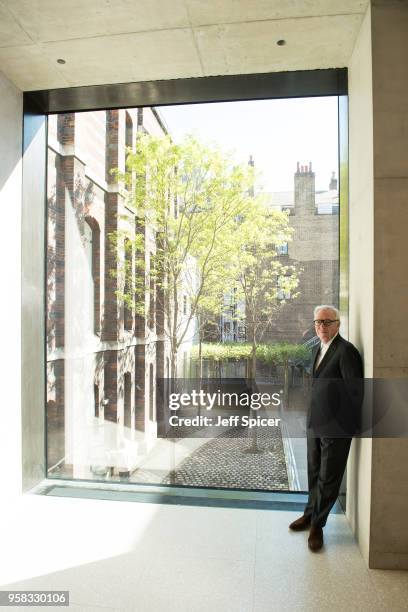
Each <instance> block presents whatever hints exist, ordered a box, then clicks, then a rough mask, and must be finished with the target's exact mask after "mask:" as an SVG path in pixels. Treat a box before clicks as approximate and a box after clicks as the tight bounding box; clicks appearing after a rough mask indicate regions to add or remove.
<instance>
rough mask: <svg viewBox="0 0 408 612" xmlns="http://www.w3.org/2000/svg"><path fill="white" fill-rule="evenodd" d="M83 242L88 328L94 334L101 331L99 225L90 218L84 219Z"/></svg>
mask: <svg viewBox="0 0 408 612" xmlns="http://www.w3.org/2000/svg"><path fill="white" fill-rule="evenodd" d="M84 233H85V240H86V245H87V256H88V262H89V268H90V275H91V279H92V286H91V297H90V299H91V311H90V319H91V325H90V328H91V329H92V330H93V333H94V334H100V331H101V299H100V295H101V232H100V229H99V225H98V223H97V221H96V220H95V219H93V218H92V217H86V218H85V227H84Z"/></svg>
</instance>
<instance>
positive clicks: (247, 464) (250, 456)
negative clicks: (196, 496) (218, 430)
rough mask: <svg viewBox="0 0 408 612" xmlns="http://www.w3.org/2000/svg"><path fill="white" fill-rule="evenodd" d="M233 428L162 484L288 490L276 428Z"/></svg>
mask: <svg viewBox="0 0 408 612" xmlns="http://www.w3.org/2000/svg"><path fill="white" fill-rule="evenodd" d="M251 432H253V433H254V434H255V435H254V436H251V437H248V433H247V430H245V429H243V428H242V427H234V428H232V429H230V430H228V431H227V432H224V433H222V434H221V435H220V436H218V437H217V438H215V439H211V440H209V441H208V442H205V443H204V444H203V445H202V446H200V447H199V448H198V449H197V450H195V451H193V452H192V453H191V455H190V456H188V457H186V458H185V459H184V460H183V461H182V462H181V463H180V465H179V466H178V467H177V468H176V469H175V470H172V471H171V472H169V474H168V475H167V476H166V477H165V478H164V479H163V481H162V483H163V484H175V485H190V486H207V487H228V488H230V489H260V490H268V491H271V490H288V488H289V482H288V475H287V470H286V463H285V454H284V450H283V443H282V436H281V432H280V429H279V428H278V427H273V428H271V427H269V428H261V427H260V428H253V429H252V430H251Z"/></svg>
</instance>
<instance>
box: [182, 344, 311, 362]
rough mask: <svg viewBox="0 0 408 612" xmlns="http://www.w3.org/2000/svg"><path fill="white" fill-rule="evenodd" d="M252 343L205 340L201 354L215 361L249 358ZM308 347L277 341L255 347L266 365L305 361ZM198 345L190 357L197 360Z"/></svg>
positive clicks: (259, 357)
mask: <svg viewBox="0 0 408 612" xmlns="http://www.w3.org/2000/svg"><path fill="white" fill-rule="evenodd" d="M251 353H252V345H251V344H250V343H248V342H242V343H234V342H225V343H217V342H205V343H203V344H202V348H201V356H202V358H203V359H207V360H210V361H215V362H226V361H240V360H243V359H249V358H250V357H251ZM310 354H311V352H310V349H308V348H307V347H305V346H304V345H303V344H289V343H287V342H278V343H274V344H259V345H258V346H257V347H256V357H257V359H258V360H259V361H260V362H262V363H266V364H268V365H286V364H287V363H288V362H289V361H301V362H306V361H308V360H309V359H310ZM198 358H199V355H198V346H194V347H193V350H192V353H191V359H192V360H193V361H196V360H198Z"/></svg>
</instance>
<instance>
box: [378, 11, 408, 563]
mask: <svg viewBox="0 0 408 612" xmlns="http://www.w3.org/2000/svg"><path fill="white" fill-rule="evenodd" d="M407 33H408V3H407V2H396V1H395V0H391V1H390V0H386V1H385V0H375V1H373V2H372V57H373V110H374V112H373V127H374V363H373V375H374V377H376V378H385V379H395V378H403V377H406V376H407V374H408V325H407V324H406V320H405V319H406V316H407V312H408V275H407V262H408V241H407V228H408V204H407V203H408V79H407V75H408V35H407ZM407 465H408V440H407V439H401V440H392V439H388V440H385V439H379V440H374V441H373V454H372V495H371V546H370V567H382V568H390V569H393V568H399V569H402V568H404V569H408V529H407V528H406V517H407V515H408V471H407Z"/></svg>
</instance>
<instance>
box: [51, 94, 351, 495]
mask: <svg viewBox="0 0 408 612" xmlns="http://www.w3.org/2000/svg"><path fill="white" fill-rule="evenodd" d="M337 132H338V99H337V97H336V96H331V97H316V98H298V99H280V100H253V101H246V102H244V101H240V102H222V103H213V104H194V105H177V106H162V107H160V106H158V107H143V108H127V109H107V110H98V111H89V112H76V113H62V114H54V115H50V116H49V121H48V179H47V182H48V207H47V227H48V233H47V249H48V264H47V289H46V290H47V331H46V334H47V338H46V345H47V437H48V449H49V450H48V464H47V469H48V475H49V476H52V477H60V478H74V479H75V478H78V479H94V480H95V479H96V480H103V481H107V482H108V481H109V482H115V481H126V482H131V483H132V482H133V483H154V484H163V485H174V484H177V485H179V486H180V485H186V486H202V487H225V488H232V489H251V490H252V489H259V490H268V491H271V490H305V489H306V488H307V482H306V474H305V471H304V470H303V469H302V465H303V459H304V457H303V455H304V453H305V444H304V441H303V440H301V439H298V440H296V441H293V440H291V439H290V436H288V435H287V432H285V430H284V427H283V428H282V426H276V427H273V428H270V430H265V429H259V430H258V429H257V428H256V427H255V428H254V431H249V430H247V431H246V430H245V428H243V427H241V426H240V425H234V424H233V423H231V424H230V425H229V426H224V427H223V428H221V429H216V428H214V429H213V430H212V432H210V433H209V432H208V431H206V432H204V429H205V426H203V425H202V422H201V421H200V420H199V421H197V424H196V425H195V426H193V427H186V428H185V429H183V428H182V427H181V428H180V430H179V434H178V437H176V438H174V437H168V438H166V437H165V436H164V435H163V434H162V432H161V430H160V425H159V424H158V420H159V419H160V418H163V416H166V410H167V407H166V406H163V401H164V399H163V398H164V396H163V390H164V392H166V391H167V390H170V391H171V390H173V391H174V390H175V389H177V384H178V383H176V382H175V381H177V380H184V379H186V378H187V379H190V380H192V381H198V383H197V384H199V385H203V384H204V382H203V381H206V384H207V387H206V388H207V389H208V388H209V387H208V385H210V382H209V381H217V380H218V381H223V380H226V379H228V380H232V381H236V384H237V385H238V386H239V385H242V384H243V383H244V382H245V384H250V385H252V387H251V388H252V392H253V391H254V389H256V390H257V391H258V392H265V393H271V394H272V393H278V394H281V400H282V401H281V403H280V404H279V405H278V406H276V407H274V408H273V410H272V412H271V414H273V415H274V416H275V417H279V416H282V414H283V412H284V413H285V415H286V421H287V422H290V421H291V420H293V421H297V420H299V419H300V420H301V419H302V418H304V413H305V400H304V397H305V389H306V387H307V385H308V384H309V379H310V363H309V360H310V348H311V347H312V346H313V344H314V342H315V341H316V338H315V336H314V331H313V327H312V319H313V308H314V306H316V305H318V304H322V303H324V304H333V305H335V306H338V305H339V260H338V252H339V188H338V187H339V186H338V166H339V163H338V141H337ZM164 380H165V381H166V382H165V384H164V385H163V381H164ZM248 381H251V382H250V383H249V382H248ZM211 384H212V383H211ZM231 384H232V385H233V384H235V383H234V382H232V383H231ZM164 395H165V393H164ZM201 408H202V409H203V410H204V413H205V412H206V411H205V408H203V407H201ZM215 408H216V409H217V410H218V413H217V414H219V416H222V417H225V416H226V415H227V413H228V410H226V409H225V407H223V406H221V405H219V406H215ZM235 408H237V406H235ZM200 410H201V409H200ZM248 410H249V409H248V408H242V414H246V413H247V412H248ZM178 414H179V416H185V417H189V416H190V417H194V416H196V415H197V414H198V413H197V408H196V406H192V405H188V404H186V405H183V406H182V407H181V409H180V411H179V413H178ZM207 429H208V428H207ZM200 434H203V435H202V436H201V435H200Z"/></svg>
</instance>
